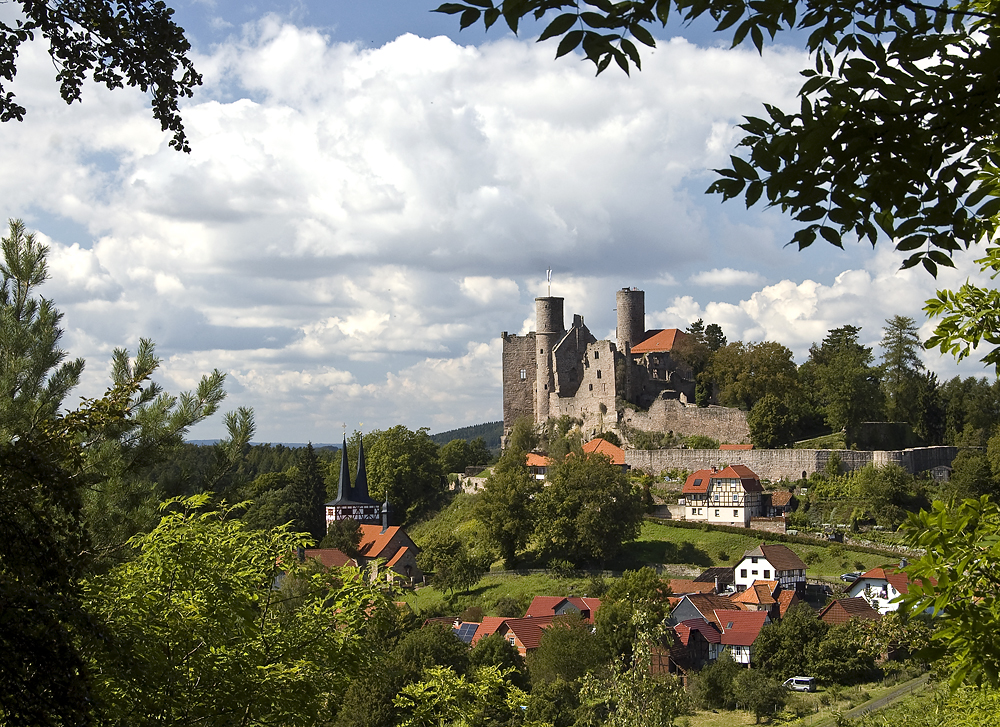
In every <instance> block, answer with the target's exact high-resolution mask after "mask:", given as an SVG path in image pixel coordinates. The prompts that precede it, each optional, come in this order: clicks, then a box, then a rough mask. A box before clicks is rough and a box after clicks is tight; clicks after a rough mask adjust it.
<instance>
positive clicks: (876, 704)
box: [844, 674, 931, 719]
mask: <svg viewBox="0 0 1000 727" xmlns="http://www.w3.org/2000/svg"><path fill="white" fill-rule="evenodd" d="M930 676H931V675H930V674H921V675H920V676H918V677H917V678H916V679H911V680H910V681H908V682H904V683H903V684H900V685H899V686H898V687H896V688H895V689H893V690H892V691H891V692H889V693H888V694H884V695H883V696H881V697H879V698H878V699H875V700H872V701H871V702H865V703H864V704H862V705H860V706H858V707H855V708H854V709H851V710H848V711H847V712H844V716H845V717H847V718H848V719H857V718H858V717H864V716H865V715H866V714H868V713H869V712H874V711H875V710H878V709H882V707H885V706H888V705H890V704H892V703H893V702H895V701H896V700H897V699H902V698H903V697H905V696H907V695H908V694H909V693H910V692H912V691H914V690H915V689H919V688H920V687H922V686H923V685H924V684H926V683H927V680H928V679H930Z"/></svg>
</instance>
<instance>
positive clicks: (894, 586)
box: [847, 566, 933, 616]
mask: <svg viewBox="0 0 1000 727" xmlns="http://www.w3.org/2000/svg"><path fill="white" fill-rule="evenodd" d="M910 583H911V581H910V578H909V576H907V575H906V573H905V572H904V571H902V570H900V569H899V568H893V567H891V566H889V567H881V568H872V569H871V570H870V571H868V572H867V573H865V574H864V575H863V576H861V577H860V578H858V580H856V581H854V583H852V584H851V587H850V588H848V589H847V593H848V595H850V596H851V597H861V598H864V599H865V600H866V601H868V603H869V604H870V605H871V607H872V608H874V609H875V610H876V611H878V612H879V614H881V615H883V616H884V615H885V614H887V613H889V612H890V611H895V610H897V609H898V608H899V603H898V602H896V603H894V601H895V599H896V598H898V597H899V596H903V595H906V594H907V593H909V590H910V588H909V586H910ZM932 612H933V609H930V608H928V609H927V610H926V611H925V612H924V613H928V614H930V613H932Z"/></svg>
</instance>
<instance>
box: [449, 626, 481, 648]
mask: <svg viewBox="0 0 1000 727" xmlns="http://www.w3.org/2000/svg"><path fill="white" fill-rule="evenodd" d="M478 629H479V624H476V623H468V624H466V623H464V624H462V625H461V626H459V627H458V628H457V629H454V632H455V636H457V637H458V638H460V639H461V640H462V641H464V642H465V643H467V644H471V643H472V637H473V636H475V635H476V631H477V630H478Z"/></svg>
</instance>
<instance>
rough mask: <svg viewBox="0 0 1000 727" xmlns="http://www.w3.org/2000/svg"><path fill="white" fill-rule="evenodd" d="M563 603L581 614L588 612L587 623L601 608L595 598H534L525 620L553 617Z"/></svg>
mask: <svg viewBox="0 0 1000 727" xmlns="http://www.w3.org/2000/svg"><path fill="white" fill-rule="evenodd" d="M564 603H570V604H572V605H573V606H574V607H576V609H577V610H578V611H580V612H581V613H583V612H584V611H589V612H590V616H589V618H588V619H587V621H588V622H590V623H593V621H594V614H596V613H597V611H598V609H599V608H600V607H601V601H600V599H597V598H586V597H580V596H569V597H568V598H567V597H566V596H535V597H534V598H533V599H532V601H531V605H529V606H528V610H527V611H525V613H524V617H525V618H539V617H545V616H549V617H552V616H555V615H556V609H558V608H559V607H560V606H562V605H563V604H564Z"/></svg>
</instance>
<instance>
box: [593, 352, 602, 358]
mask: <svg viewBox="0 0 1000 727" xmlns="http://www.w3.org/2000/svg"><path fill="white" fill-rule="evenodd" d="M600 357H601V352H600V351H594V358H595V359H598V358H600Z"/></svg>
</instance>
